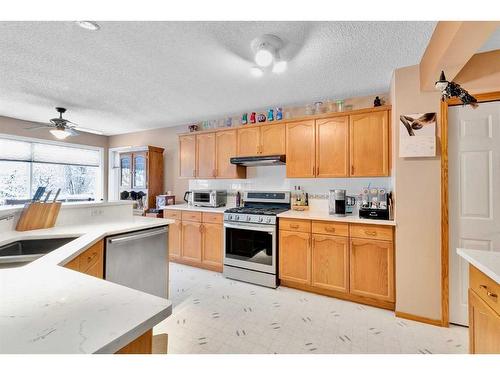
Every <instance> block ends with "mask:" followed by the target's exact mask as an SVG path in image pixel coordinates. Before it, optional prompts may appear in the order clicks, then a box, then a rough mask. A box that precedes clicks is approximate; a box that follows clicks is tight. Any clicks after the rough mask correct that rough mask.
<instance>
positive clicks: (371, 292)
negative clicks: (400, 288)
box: [349, 238, 394, 302]
mask: <svg viewBox="0 0 500 375" xmlns="http://www.w3.org/2000/svg"><path fill="white" fill-rule="evenodd" d="M349 263H350V275H349V276H350V283H349V285H350V292H351V293H352V294H356V295H359V296H362V297H369V298H375V299H378V300H385V301H389V302H394V248H393V245H392V242H389V241H378V240H365V239H357V238H355V239H351V252H350V260H349Z"/></svg>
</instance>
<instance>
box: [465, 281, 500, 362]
mask: <svg viewBox="0 0 500 375" xmlns="http://www.w3.org/2000/svg"><path fill="white" fill-rule="evenodd" d="M469 352H470V353H471V354H500V315H498V314H497V313H496V312H495V311H494V310H493V309H492V308H491V307H489V306H488V305H487V304H486V303H485V302H484V301H483V300H482V299H481V297H479V296H478V295H477V294H476V292H474V291H472V290H470V289H469Z"/></svg>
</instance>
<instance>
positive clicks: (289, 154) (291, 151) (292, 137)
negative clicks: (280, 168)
mask: <svg viewBox="0 0 500 375" xmlns="http://www.w3.org/2000/svg"><path fill="white" fill-rule="evenodd" d="M314 133H315V131H314V120H309V121H301V122H292V123H289V124H286V176H287V177H289V178H291V177H314V175H315V167H316V165H315V164H316V163H315V157H316V155H315V134H314Z"/></svg>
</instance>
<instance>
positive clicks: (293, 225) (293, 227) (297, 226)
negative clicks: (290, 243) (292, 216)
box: [290, 224, 299, 229]
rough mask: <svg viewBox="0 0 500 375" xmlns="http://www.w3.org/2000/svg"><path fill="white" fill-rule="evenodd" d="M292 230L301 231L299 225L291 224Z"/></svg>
mask: <svg viewBox="0 0 500 375" xmlns="http://www.w3.org/2000/svg"><path fill="white" fill-rule="evenodd" d="M290 228H292V229H299V225H298V224H290Z"/></svg>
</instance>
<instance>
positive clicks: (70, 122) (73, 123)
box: [64, 119, 78, 126]
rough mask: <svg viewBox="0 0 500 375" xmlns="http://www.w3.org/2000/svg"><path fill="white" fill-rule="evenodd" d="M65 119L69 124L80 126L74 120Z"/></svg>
mask: <svg viewBox="0 0 500 375" xmlns="http://www.w3.org/2000/svg"><path fill="white" fill-rule="evenodd" d="M64 121H66V123H67V124H71V125H75V126H78V124H77V123H75V122H73V121H69V120H66V119H65V120H64Z"/></svg>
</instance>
